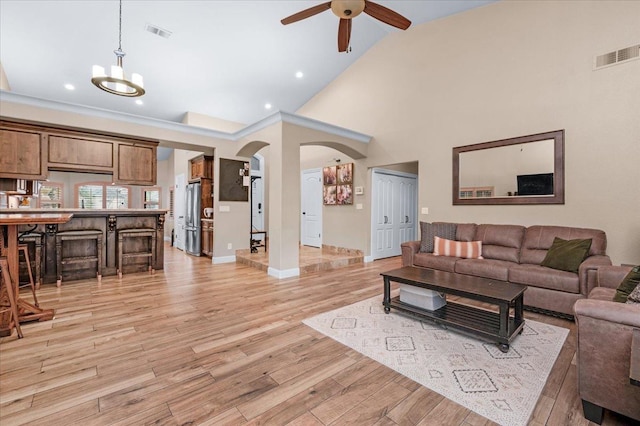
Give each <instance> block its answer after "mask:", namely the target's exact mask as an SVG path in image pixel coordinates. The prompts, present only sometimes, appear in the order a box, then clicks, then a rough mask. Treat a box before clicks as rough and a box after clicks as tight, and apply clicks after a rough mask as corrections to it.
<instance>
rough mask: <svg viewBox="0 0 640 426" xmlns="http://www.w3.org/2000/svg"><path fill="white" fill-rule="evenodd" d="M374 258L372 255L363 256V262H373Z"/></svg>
mask: <svg viewBox="0 0 640 426" xmlns="http://www.w3.org/2000/svg"><path fill="white" fill-rule="evenodd" d="M374 260H375V259H374V258H373V256H365V257H364V263H370V262H373V261H374Z"/></svg>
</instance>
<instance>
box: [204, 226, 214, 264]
mask: <svg viewBox="0 0 640 426" xmlns="http://www.w3.org/2000/svg"><path fill="white" fill-rule="evenodd" d="M201 229H202V231H201V232H202V235H201V237H202V238H201V240H202V250H201V251H202V255H203V256H207V257H213V219H202V228H201Z"/></svg>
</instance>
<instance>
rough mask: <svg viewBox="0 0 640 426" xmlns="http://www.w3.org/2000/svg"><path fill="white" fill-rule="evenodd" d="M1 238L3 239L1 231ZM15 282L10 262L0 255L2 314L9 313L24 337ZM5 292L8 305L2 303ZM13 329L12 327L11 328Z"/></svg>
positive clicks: (19, 334) (0, 303)
mask: <svg viewBox="0 0 640 426" xmlns="http://www.w3.org/2000/svg"><path fill="white" fill-rule="evenodd" d="M0 239H3V236H2V233H1V232H0ZM13 289H14V287H13V283H12V282H11V276H10V275H9V263H8V262H7V258H6V257H0V315H9V321H7V323H9V324H11V323H12V322H13V326H14V327H15V329H16V332H17V333H18V338H20V339H22V337H23V335H22V329H21V328H20V320H19V318H20V317H19V315H18V298H17V295H16V294H14V292H13ZM4 293H7V299H8V300H7V301H8V305H5V304H4V303H2V299H3V296H4ZM9 330H11V329H9Z"/></svg>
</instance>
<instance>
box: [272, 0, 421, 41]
mask: <svg viewBox="0 0 640 426" xmlns="http://www.w3.org/2000/svg"><path fill="white" fill-rule="evenodd" d="M328 9H331V11H332V12H333V13H334V14H335V15H336V16H337V17H339V18H340V24H339V26H338V52H346V51H347V48H348V47H349V40H350V38H351V20H352V19H353V18H355V17H356V16H358V15H360V13H362V12H364V13H366V14H367V15H369V16H371V17H373V18H375V19H377V20H379V21H382V22H384V23H385V24H388V25H391V26H393V27H396V28H400V29H401V30H406V29H407V28H409V26H410V25H411V21H410V20H408V19H407V18H405V17H404V16H402V15H400V14H399V13H397V12H394V11H393V10H391V9H388V8H386V7H384V6H381V5H379V4H377V3H374V2H372V1H369V0H332V1H328V2H326V3H322V4H319V5H317V6H313V7H310V8H308V9H305V10H302V11H300V12H298V13H294V14H293V15H291V16H288V17H286V18H284V19H283V20H281V21H280V22H282V25H288V24H292V23H294V22H298V21H301V20H303V19H306V18H310V17H311V16H313V15H317V14H318V13H321V12H324V11H325V10H328Z"/></svg>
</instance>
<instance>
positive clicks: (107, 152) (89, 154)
mask: <svg viewBox="0 0 640 426" xmlns="http://www.w3.org/2000/svg"><path fill="white" fill-rule="evenodd" d="M114 147H115V143H114V142H112V141H101V140H95V139H89V138H87V137H80V136H71V135H59V134H55V133H51V134H50V135H49V167H50V168H52V169H56V170H77V171H91V172H112V171H113V153H114V150H115V149H114Z"/></svg>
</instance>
